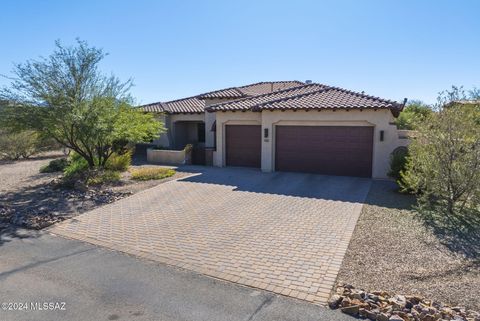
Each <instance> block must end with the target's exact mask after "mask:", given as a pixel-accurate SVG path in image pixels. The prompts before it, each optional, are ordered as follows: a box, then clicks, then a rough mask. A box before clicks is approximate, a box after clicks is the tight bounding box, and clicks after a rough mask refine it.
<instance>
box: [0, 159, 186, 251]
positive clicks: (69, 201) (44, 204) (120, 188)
mask: <svg viewBox="0 0 480 321" xmlns="http://www.w3.org/2000/svg"><path fill="white" fill-rule="evenodd" d="M62 156H63V154H62V153H47V154H43V155H40V156H39V157H37V158H33V159H29V160H21V161H11V162H7V161H2V162H0V244H1V239H2V236H6V235H10V236H11V235H12V234H15V232H16V230H17V228H18V227H26V228H30V229H41V228H44V227H46V226H49V225H51V224H54V223H56V222H60V221H63V220H65V219H68V218H71V217H74V216H76V215H79V214H82V213H84V212H87V211H89V210H92V209H93V208H95V207H98V206H101V205H104V204H108V203H112V202H114V201H116V200H118V199H121V198H124V197H126V196H129V195H132V194H134V193H137V192H140V191H142V190H145V189H148V188H151V187H153V186H156V185H158V184H160V183H164V182H167V181H170V180H173V179H178V178H182V177H184V176H186V175H189V173H185V172H176V173H175V175H174V176H172V177H169V178H167V179H161V180H150V181H134V180H131V179H130V174H129V173H128V172H126V173H124V174H123V176H122V179H121V180H120V182H117V183H114V184H112V185H108V186H105V185H104V186H98V187H89V188H87V189H69V188H61V187H59V186H58V184H56V183H55V182H56V181H58V178H60V173H39V169H40V167H42V166H43V165H46V164H48V162H49V161H51V160H52V159H55V158H59V157H62ZM140 166H142V165H133V166H132V168H137V167H140ZM143 166H145V165H143ZM149 166H152V165H149ZM153 166H154V165H153Z"/></svg>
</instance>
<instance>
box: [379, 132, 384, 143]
mask: <svg viewBox="0 0 480 321" xmlns="http://www.w3.org/2000/svg"><path fill="white" fill-rule="evenodd" d="M384 139H385V131H384V130H381V131H380V141H381V142H383V140H384Z"/></svg>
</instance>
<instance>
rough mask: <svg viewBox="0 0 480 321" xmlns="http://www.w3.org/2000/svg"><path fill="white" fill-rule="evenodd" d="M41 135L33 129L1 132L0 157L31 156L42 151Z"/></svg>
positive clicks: (17, 157) (16, 157)
mask: <svg viewBox="0 0 480 321" xmlns="http://www.w3.org/2000/svg"><path fill="white" fill-rule="evenodd" d="M39 141H40V140H39V135H38V134H37V133H36V132H35V131H32V130H24V131H20V132H6V131H2V132H0V157H2V158H5V159H13V160H16V159H19V158H21V157H23V158H29V157H30V156H32V155H34V154H36V153H38V152H39V151H40V148H39V147H40V146H39Z"/></svg>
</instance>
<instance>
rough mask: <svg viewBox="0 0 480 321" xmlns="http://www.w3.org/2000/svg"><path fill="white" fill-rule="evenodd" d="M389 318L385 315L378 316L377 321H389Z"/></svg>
mask: <svg viewBox="0 0 480 321" xmlns="http://www.w3.org/2000/svg"><path fill="white" fill-rule="evenodd" d="M388 319H389V317H388V315H386V314H385V313H380V314H377V321H388Z"/></svg>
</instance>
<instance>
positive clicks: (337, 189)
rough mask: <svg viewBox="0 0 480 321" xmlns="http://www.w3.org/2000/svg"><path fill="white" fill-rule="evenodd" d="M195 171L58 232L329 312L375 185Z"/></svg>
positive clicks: (335, 179) (360, 181) (65, 224)
mask: <svg viewBox="0 0 480 321" xmlns="http://www.w3.org/2000/svg"><path fill="white" fill-rule="evenodd" d="M193 169H197V170H199V172H198V173H197V174H196V175H194V176H191V177H188V178H184V179H182V180H178V181H172V182H169V183H165V184H162V185H159V186H156V187H154V188H151V189H149V190H146V191H143V192H140V193H137V194H135V195H133V196H131V197H128V198H125V199H122V200H120V201H117V202H116V203H113V204H109V205H106V206H104V207H101V208H98V209H95V210H93V211H91V212H89V213H86V214H83V215H81V216H78V217H76V218H74V219H71V220H68V221H65V222H62V223H60V224H57V225H56V226H54V227H53V228H52V229H51V232H52V233H54V234H58V235H63V236H66V237H70V238H74V239H79V240H83V241H87V242H90V243H94V244H98V245H102V246H106V247H109V248H112V249H115V250H119V251H123V252H127V253H131V254H134V255H140V256H143V257H146V258H150V259H153V260H157V261H160V262H164V263H167V264H171V265H175V266H179V267H182V268H187V269H191V270H194V271H197V272H200V273H203V274H206V275H210V276H213V277H216V278H220V279H225V280H228V281H232V282H237V283H240V284H244V285H247V286H252V287H257V288H261V289H266V290H269V291H272V292H276V293H280V294H283V295H287V296H291V297H296V298H299V299H303V300H307V301H310V302H315V303H318V304H324V303H325V302H326V300H327V298H328V295H329V293H330V291H331V289H332V286H333V284H334V282H335V278H336V275H337V273H338V270H339V268H340V265H341V262H342V259H343V256H344V254H345V251H346V249H347V246H348V242H349V240H350V237H351V235H352V233H353V230H354V227H355V224H356V221H357V219H358V216H359V214H360V211H361V207H362V202H363V201H364V200H365V198H366V195H367V193H368V190H369V188H370V180H368V179H362V178H352V177H332V176H321V175H313V174H297V173H261V172H259V171H258V170H253V169H233V168H223V169H220V168H193ZM187 170H188V169H187ZM189 170H192V168H190V169H189Z"/></svg>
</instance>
